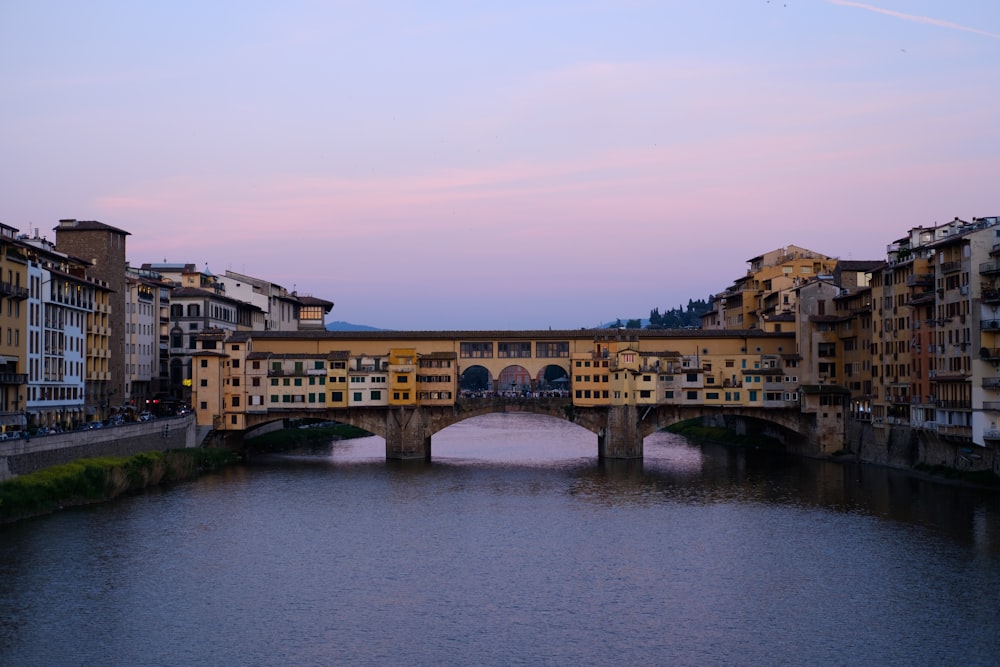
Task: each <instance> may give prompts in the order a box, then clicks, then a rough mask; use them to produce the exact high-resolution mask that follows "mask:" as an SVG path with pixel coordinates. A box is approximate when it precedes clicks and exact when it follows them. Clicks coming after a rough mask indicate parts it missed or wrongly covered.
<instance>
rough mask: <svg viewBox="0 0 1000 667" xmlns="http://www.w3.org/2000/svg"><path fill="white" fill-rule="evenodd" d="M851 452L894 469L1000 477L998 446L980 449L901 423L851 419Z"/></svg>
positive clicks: (868, 460) (858, 457)
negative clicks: (876, 424)
mask: <svg viewBox="0 0 1000 667" xmlns="http://www.w3.org/2000/svg"><path fill="white" fill-rule="evenodd" d="M847 450H848V451H849V452H850V453H851V454H854V455H855V457H856V458H857V460H858V461H862V462H864V463H874V464H877V465H884V466H889V467H892V468H906V469H914V468H918V467H929V468H935V467H941V468H950V469H952V470H956V471H961V472H970V473H977V472H992V473H993V474H995V475H1000V456H998V455H997V449H996V446H987V447H980V446H979V445H974V444H972V443H970V442H966V441H962V440H952V439H947V438H944V437H941V436H939V435H938V434H937V433H935V432H933V431H927V430H924V429H913V428H910V427H909V426H904V425H901V424H887V425H884V426H878V427H876V426H873V425H872V424H871V422H867V421H858V420H853V419H848V420H847Z"/></svg>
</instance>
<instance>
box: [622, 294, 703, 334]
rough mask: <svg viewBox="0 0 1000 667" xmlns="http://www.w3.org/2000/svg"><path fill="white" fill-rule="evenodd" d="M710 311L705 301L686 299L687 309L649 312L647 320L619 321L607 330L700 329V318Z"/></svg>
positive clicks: (654, 309) (679, 308)
mask: <svg viewBox="0 0 1000 667" xmlns="http://www.w3.org/2000/svg"><path fill="white" fill-rule="evenodd" d="M711 309H712V307H711V304H710V303H709V301H708V300H705V299H688V302H687V307H684V306H683V305H681V306H677V307H676V308H671V309H669V310H665V311H664V312H662V313H661V312H660V309H659V308H653V309H652V310H651V311H649V319H648V320H645V321H644V320H641V319H638V318H636V319H630V320H626V321H625V322H624V323H623V322H622V321H621V320H620V319H619V320H617V321H616V322H615V323H614V324H612V325H610V326H609V327H608V328H609V329H690V328H695V329H700V328H701V316H702V315H703V314H704V313H707V312H708V311H710V310H711Z"/></svg>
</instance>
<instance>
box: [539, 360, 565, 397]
mask: <svg viewBox="0 0 1000 667" xmlns="http://www.w3.org/2000/svg"><path fill="white" fill-rule="evenodd" d="M535 380H536V386H537V387H538V391H540V392H544V393H553V392H555V393H559V394H562V395H565V394H567V393H568V392H569V373H567V372H566V369H565V368H563V367H562V366H556V365H555V364H549V365H548V366H546V367H545V368H543V369H542V370H540V371H538V377H537V378H536V379H535Z"/></svg>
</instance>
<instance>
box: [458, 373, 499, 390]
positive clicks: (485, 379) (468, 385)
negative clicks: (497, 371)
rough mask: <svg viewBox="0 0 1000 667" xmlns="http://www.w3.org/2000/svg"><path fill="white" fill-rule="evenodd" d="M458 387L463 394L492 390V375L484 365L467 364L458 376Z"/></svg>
mask: <svg viewBox="0 0 1000 667" xmlns="http://www.w3.org/2000/svg"><path fill="white" fill-rule="evenodd" d="M458 388H459V390H461V392H462V393H463V394H477V393H487V392H492V391H493V376H492V375H490V371H489V369H488V368H486V367H485V366H469V367H468V368H466V369H465V370H464V371H462V375H461V376H460V377H459V378H458Z"/></svg>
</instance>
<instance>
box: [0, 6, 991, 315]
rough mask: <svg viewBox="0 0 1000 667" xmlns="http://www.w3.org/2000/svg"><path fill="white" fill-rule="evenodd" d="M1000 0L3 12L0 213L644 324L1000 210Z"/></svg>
mask: <svg viewBox="0 0 1000 667" xmlns="http://www.w3.org/2000/svg"><path fill="white" fill-rule="evenodd" d="M998 83H1000V2H997V1H996V0H954V1H953V2H947V3H942V2H936V1H930V0H907V1H903V0H895V1H889V0H873V3H872V4H869V3H863V2H850V1H847V0H770V2H768V1H767V0H698V1H685V2H681V1H649V2H645V1H641V0H635V1H629V0H619V1H592V2H544V1H543V2H516V1H515V2H423V3H414V2H349V1H344V2H300V1H297V0H290V1H289V2H282V3H269V2H246V1H241V2H208V3H200V2H186V1H179V2H172V3H140V2H124V1H121V0H108V1H101V0H95V1H94V2H60V1H54V2H35V1H29V0H4V1H3V2H0V85H2V90H3V100H4V102H3V104H2V105H0V222H4V223H6V224H8V225H11V226H14V227H17V228H19V229H21V230H22V231H24V232H29V231H30V230H33V229H34V228H40V230H41V232H42V233H43V234H46V235H48V236H49V238H54V233H53V232H52V231H51V230H52V228H53V227H55V226H56V224H57V223H58V220H59V219H60V218H77V219H81V220H100V221H102V222H105V223H107V224H110V225H114V226H116V227H120V228H122V229H125V230H127V231H129V232H131V234H132V236H130V237H129V239H128V244H129V245H128V258H129V261H130V262H131V263H132V264H136V265H137V264H141V263H143V262H161V261H164V260H166V261H169V262H192V263H195V264H197V265H199V266H203V265H205V264H206V263H207V264H208V266H209V267H210V268H211V270H213V271H214V272H216V273H221V272H222V271H223V270H225V269H233V270H236V271H240V272H244V273H248V274H251V275H254V276H258V277H262V278H267V279H269V280H272V281H273V282H276V283H278V284H281V285H284V286H285V287H287V288H289V289H292V288H296V289H297V290H298V291H299V292H300V293H303V294H312V295H314V296H318V297H322V298H325V299H329V300H331V301H334V302H335V303H336V306H335V308H334V310H333V312H332V313H331V315H330V316H329V318H328V319H329V320H346V321H350V322H355V323H359V324H368V325H371V326H376V327H380V328H387V329H545V328H549V327H552V328H554V329H563V328H579V327H584V326H588V327H589V326H595V325H597V324H599V323H601V322H604V321H608V320H613V319H615V318H618V317H620V318H622V319H623V320H624V319H627V318H632V317H646V316H648V314H649V311H650V309H652V308H654V307H659V308H660V309H661V310H664V309H668V308H672V307H676V306H678V305H681V304H686V303H687V301H688V299H689V298H706V297H708V295H709V294H711V293H714V292H719V291H721V290H723V289H725V288H726V287H727V286H728V285H729V284H730V283H731V282H732V280H733V279H734V278H736V277H738V276H740V275H742V274H743V273H744V272H745V270H746V267H747V265H746V260H747V259H749V258H751V257H753V256H755V255H759V254H762V253H764V252H767V251H769V250H772V249H774V248H778V247H781V246H785V245H789V244H794V245H798V246H803V247H806V248H809V249H811V250H815V251H818V252H821V253H824V254H827V255H831V256H835V257H840V258H842V259H881V258H884V256H885V248H886V245H887V244H889V243H891V242H892V241H893V240H895V239H896V238H899V237H900V236H902V235H903V233H905V231H906V230H907V229H909V228H910V227H915V226H918V225H925V226H930V225H933V224H936V223H943V222H947V221H949V220H951V219H953V218H955V217H956V216H957V217H960V218H963V219H966V220H969V219H971V218H973V217H981V216H992V215H1000V185H998V183H1000V181H998V174H1000V85H998Z"/></svg>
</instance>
